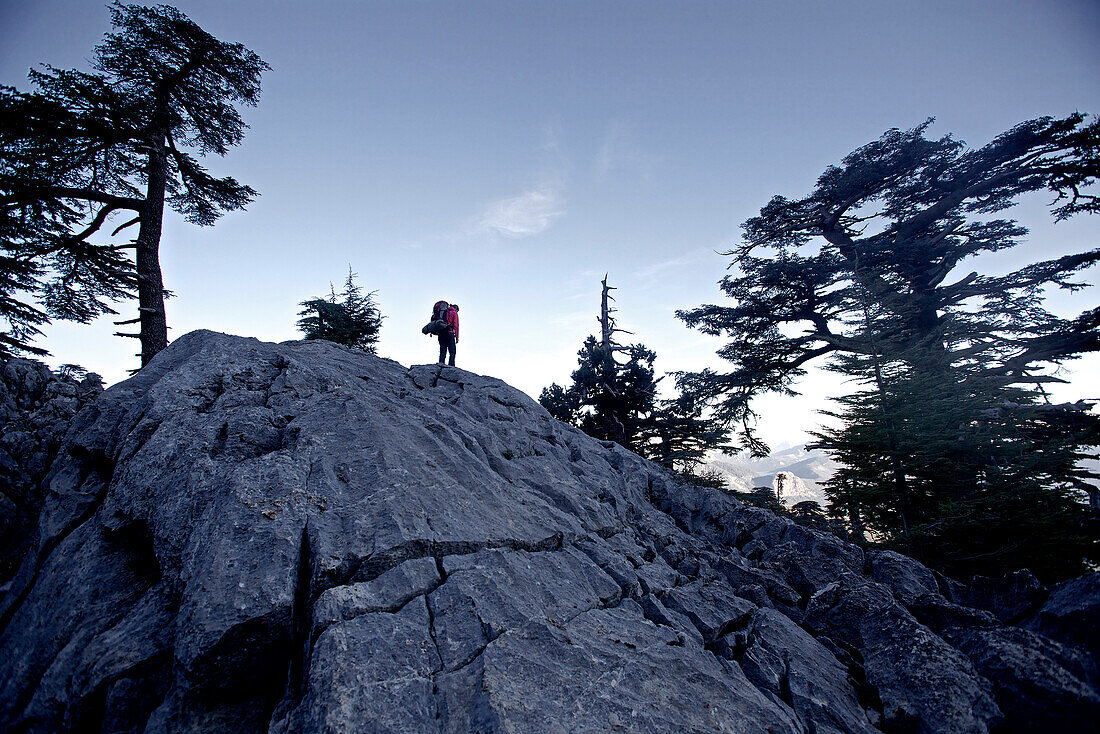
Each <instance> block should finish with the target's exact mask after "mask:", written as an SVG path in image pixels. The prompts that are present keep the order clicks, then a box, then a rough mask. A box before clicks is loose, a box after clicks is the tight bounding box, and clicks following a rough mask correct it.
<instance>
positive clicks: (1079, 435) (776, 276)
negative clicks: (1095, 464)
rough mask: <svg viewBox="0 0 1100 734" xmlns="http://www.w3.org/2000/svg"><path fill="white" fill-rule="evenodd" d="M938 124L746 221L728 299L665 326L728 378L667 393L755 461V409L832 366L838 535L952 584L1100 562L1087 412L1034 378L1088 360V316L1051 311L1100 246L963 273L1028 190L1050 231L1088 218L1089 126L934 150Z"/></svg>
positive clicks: (1098, 138) (993, 241)
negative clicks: (761, 399) (1044, 201)
mask: <svg viewBox="0 0 1100 734" xmlns="http://www.w3.org/2000/svg"><path fill="white" fill-rule="evenodd" d="M930 122H931V121H928V122H926V123H924V124H923V125H920V126H918V127H916V128H914V129H912V130H908V131H899V130H891V131H889V132H887V133H886V134H885V135H883V137H882V138H880V139H879V140H877V141H874V142H872V143H870V144H868V145H866V146H864V147H862V148H860V149H858V150H856V151H854V152H853V153H851V154H850V155H848V156H847V157H846V158H845V159H844V160H843V162H842V164H841V165H840V166H832V167H830V168H828V169H827V170H826V171H825V172H824V173H823V174H822V175H821V177H820V178H819V179H818V182H817V186H816V187H815V189H814V190H813V192H812V193H811V194H809V195H808V196H806V197H803V198H801V199H795V200H792V199H787V198H784V197H779V196H777V197H775V198H773V199H772V200H771V202H769V203H768V204H767V206H765V207H764V208H763V209H761V212H760V215H759V216H757V217H753V218H752V219H750V220H749V221H747V222H746V223H745V225H744V239H743V242H742V244H741V245H740V246H739V247H737V248H736V249H734V250H733V251H731V252H729V253H727V254H729V255H731V256H733V263H732V266H733V267H735V268H736V270H735V272H734V273H731V274H730V275H728V276H726V277H724V278H723V279H722V281H721V282H720V286H721V288H722V290H723V291H724V292H725V293H726V294H727V295H728V296H730V297H731V298H732V299H733V304H732V305H725V306H718V305H704V306H700V307H698V308H695V309H691V310H687V311H682V312H679V314H678V315H679V316H680V318H682V319H683V320H684V321H685V322H686V323H687V324H688V325H689V326H692V327H695V328H698V329H701V330H702V331H704V332H706V333H710V334H716V335H720V334H725V335H728V336H729V337H730V338H731V341H730V342H729V343H728V344H727V345H726V346H724V347H723V348H722V349H721V350H720V352H719V354H720V355H721V356H723V357H724V358H725V359H727V360H729V361H730V362H732V363H733V365H734V368H733V370H732V371H730V372H728V373H720V372H717V371H714V370H705V371H702V372H697V373H689V374H684V375H681V376H680V377H679V382H680V386H681V388H682V389H683V390H684V391H685V393H687V394H689V395H692V396H693V397H694V398H695V399H698V400H701V401H704V402H706V403H708V404H712V405H714V406H715V411H716V414H717V415H718V416H719V417H720V418H721V419H722V420H723V421H725V422H726V423H728V424H738V425H739V428H740V436H741V440H742V443H743V444H744V445H746V446H748V447H749V448H751V449H752V450H753V451H754V452H756V453H758V454H759V453H764V452H766V450H767V447H766V446H765V445H764V444H763V443H762V442H761V441H760V440H759V439H758V437H757V436H755V435H754V433H753V423H754V419H755V415H754V413H753V411H752V407H751V400H752V398H754V397H756V396H758V395H760V394H763V393H766V392H781V393H787V394H794V387H793V386H794V383H795V380H797V378H798V377H800V376H801V375H802V374H803V373H804V366H805V365H807V364H810V363H811V362H814V361H815V360H827V365H828V367H829V368H830V369H832V370H835V371H837V372H840V373H841V374H844V375H846V376H848V377H850V378H853V379H854V380H855V381H856V383H857V385H858V390H857V392H856V393H855V394H853V395H850V396H846V397H842V398H839V399H838V401H837V402H838V406H839V407H838V409H837V410H836V411H835V412H834V413H833V415H834V416H836V417H838V418H839V419H840V427H839V428H836V429H828V430H822V431H821V432H820V433H819V434H817V443H816V446H817V447H819V448H823V449H825V450H827V451H828V452H830V454H832V456H833V458H834V459H835V460H837V461H838V462H839V463H840V464H841V465H842V466H841V469H840V471H838V472H837V474H836V475H835V476H834V477H833V479H832V481H831V483H830V485H829V486H828V492H829V497H830V508H829V514H830V515H831V516H832V517H833V518H834V519H836V520H838V521H842V522H843V523H844V524H845V525H846V526H847V530H848V533H849V534H850V535H851V537H853V538H856V539H860V538H867V539H869V540H873V541H878V542H884V543H886V544H889V545H892V546H895V547H899V548H901V549H902V550H904V551H907V552H909V553H912V554H914V555H916V556H917V557H918V558H921V559H922V560H924V561H925V562H926V563H929V564H931V565H934V566H936V567H939V568H941V569H943V570H946V571H948V572H950V573H954V574H960V575H967V574H972V573H985V574H998V573H1003V572H1005V571H1007V570H1011V569H1014V568H1020V567H1023V566H1027V567H1029V568H1031V569H1032V570H1033V571H1035V572H1036V573H1038V574H1040V575H1041V576H1042V577H1045V578H1047V579H1051V580H1053V579H1058V578H1063V577H1066V576H1070V575H1073V574H1076V573H1079V572H1081V571H1082V570H1083V569H1084V568H1085V567H1086V565H1087V562H1088V559H1090V558H1092V559H1095V558H1096V553H1097V548H1096V539H1095V534H1094V532H1092V531H1090V530H1089V527H1090V526H1089V524H1088V523H1086V522H1085V519H1086V513H1087V508H1086V505H1085V503H1084V502H1083V500H1084V496H1085V492H1086V491H1094V490H1092V489H1091V487H1090V485H1089V484H1088V482H1089V480H1092V479H1095V478H1096V475H1094V474H1092V473H1090V472H1089V471H1087V470H1085V469H1083V468H1082V467H1081V466H1080V464H1079V462H1080V460H1081V459H1082V458H1085V457H1086V456H1089V455H1090V454H1091V449H1092V448H1093V447H1095V446H1096V445H1097V444H1100V419H1098V417H1097V416H1096V414H1095V413H1094V412H1092V410H1091V408H1092V406H1091V404H1089V403H1087V402H1084V401H1082V402H1079V403H1076V404H1069V405H1054V404H1051V403H1050V402H1049V400H1048V399H1047V395H1046V392H1045V391H1044V389H1043V386H1044V385H1045V384H1047V383H1049V382H1052V381H1057V379H1058V378H1057V377H1056V376H1055V375H1054V374H1053V373H1054V368H1056V367H1057V366H1058V365H1060V364H1062V363H1064V362H1066V361H1068V360H1072V359H1074V358H1076V357H1078V356H1080V355H1081V354H1083V353H1086V352H1090V351H1096V350H1097V349H1100V309H1093V310H1088V311H1085V312H1083V313H1081V314H1080V315H1079V316H1078V317H1076V318H1071V319H1066V318H1060V317H1058V316H1057V315H1055V314H1053V313H1051V312H1050V311H1049V310H1047V309H1046V308H1045V306H1044V304H1043V301H1044V295H1045V292H1046V291H1047V290H1049V289H1050V288H1061V289H1065V290H1070V291H1074V290H1078V289H1080V288H1082V287H1084V284H1083V283H1081V282H1079V281H1077V280H1075V279H1074V276H1075V275H1077V274H1078V273H1080V272H1081V271H1082V270H1084V269H1085V268H1087V267H1089V266H1091V265H1093V264H1095V263H1096V262H1097V261H1098V260H1100V250H1091V251H1086V252H1082V253H1075V254H1068V255H1065V256H1063V257H1059V258H1055V259H1052V260H1047V261H1042V262H1036V263H1032V264H1029V265H1027V266H1025V267H1023V268H1020V269H1019V270H1017V271H1015V272H1011V273H1009V274H1007V275H986V274H981V273H980V272H978V271H977V270H971V269H970V267H972V266H970V267H967V269H966V270H963V269H962V268H964V267H966V266H969V265H970V264H969V263H968V262H967V261H968V260H970V259H972V258H975V257H977V256H980V255H982V254H984V253H992V252H998V251H1002V250H1006V249H1009V248H1012V247H1015V246H1017V245H1019V244H1020V243H1021V242H1022V241H1023V238H1024V236H1025V235H1026V230H1025V229H1024V228H1023V227H1022V226H1020V225H1019V224H1018V223H1017V222H1015V221H1013V220H1011V219H1007V218H991V217H989V216H987V215H992V214H996V213H998V212H1001V211H1004V210H1006V209H1009V208H1011V207H1012V206H1013V205H1014V204H1015V203H1016V202H1017V200H1018V199H1019V198H1020V197H1021V196H1022V195H1025V194H1028V193H1032V192H1041V191H1050V192H1053V193H1054V195H1055V197H1056V199H1055V202H1054V204H1053V205H1052V206H1053V207H1054V208H1053V214H1054V216H1055V217H1056V218H1057V219H1064V218H1066V217H1069V216H1071V215H1074V214H1077V213H1080V212H1095V211H1097V209H1098V208H1100V200H1098V198H1097V197H1096V196H1095V195H1094V194H1093V193H1092V191H1093V189H1092V188H1090V187H1091V186H1092V185H1093V184H1094V183H1095V182H1096V179H1097V176H1098V175H1100V122H1097V121H1095V120H1094V121H1088V120H1087V119H1086V118H1085V117H1084V116H1083V115H1079V114H1075V115H1071V116H1069V117H1067V118H1064V119H1053V118H1040V119H1036V120H1031V121H1028V122H1024V123H1021V124H1019V125H1017V126H1016V127H1014V128H1012V129H1011V130H1009V131H1007V132H1005V133H1003V134H1002V135H1000V136H998V137H997V138H996V139H994V140H993V141H992V142H990V143H989V144H987V145H985V146H983V147H981V148H977V149H968V148H966V147H965V146H964V145H963V143H961V142H960V141H957V140H955V139H953V138H952V137H951V136H950V135H948V136H945V137H943V138H939V139H928V138H926V137H925V132H926V131H927V128H928V125H929V124H930ZM968 271H969V272H968Z"/></svg>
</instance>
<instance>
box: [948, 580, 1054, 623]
mask: <svg viewBox="0 0 1100 734" xmlns="http://www.w3.org/2000/svg"><path fill="white" fill-rule="evenodd" d="M1048 593H1049V592H1048V589H1047V588H1046V587H1045V586H1043V585H1042V584H1041V583H1039V579H1037V578H1035V575H1034V574H1033V573H1031V572H1030V571H1028V570H1026V569H1023V570H1020V571H1014V572H1012V573H1009V574H1005V575H1004V576H1002V577H1000V578H991V577H988V576H975V577H974V578H972V579H971V580H970V583H968V584H952V585H951V600H952V601H955V602H958V603H959V604H965V605H967V606H970V607H976V608H978V609H984V610H985V611H987V612H991V613H992V614H995V615H996V616H997V618H998V619H1000V620H1001V621H1002V622H1005V623H1009V624H1011V623H1014V622H1017V621H1019V620H1021V619H1023V618H1025V617H1027V616H1029V615H1031V614H1033V613H1034V612H1035V611H1036V610H1037V609H1038V608H1039V605H1041V604H1042V603H1043V602H1044V601H1045V600H1046V598H1047V594H1048Z"/></svg>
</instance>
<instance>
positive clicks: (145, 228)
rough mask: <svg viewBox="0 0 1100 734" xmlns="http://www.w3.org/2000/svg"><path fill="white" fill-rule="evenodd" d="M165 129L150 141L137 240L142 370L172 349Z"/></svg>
mask: <svg viewBox="0 0 1100 734" xmlns="http://www.w3.org/2000/svg"><path fill="white" fill-rule="evenodd" d="M166 141H167V134H166V133H165V131H164V130H163V129H162V130H160V131H158V132H157V134H156V136H155V137H154V139H153V140H151V141H150V149H149V164H148V167H147V169H146V173H147V175H148V179H149V180H148V186H147V188H146V194H145V206H144V207H143V208H142V211H141V226H140V228H139V229H138V236H137V253H136V264H137V279H138V316H139V318H140V319H141V336H140V339H141V366H142V367H144V366H145V365H147V364H149V361H150V360H152V359H153V357H155V356H156V354H157V352H159V351H161V350H162V349H164V348H165V347H167V346H168V323H167V320H166V319H165V316H164V279H163V277H162V276H161V271H160V234H161V227H162V224H163V221H164V191H165V186H166V181H167V175H168V161H167V158H166V152H165V144H166Z"/></svg>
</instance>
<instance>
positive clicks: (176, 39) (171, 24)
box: [0, 2, 269, 365]
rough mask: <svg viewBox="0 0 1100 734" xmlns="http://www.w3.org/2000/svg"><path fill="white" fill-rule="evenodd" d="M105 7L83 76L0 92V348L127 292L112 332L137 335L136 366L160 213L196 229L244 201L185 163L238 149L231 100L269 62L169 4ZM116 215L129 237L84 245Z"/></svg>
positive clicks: (94, 311)
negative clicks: (104, 22) (126, 312)
mask: <svg viewBox="0 0 1100 734" xmlns="http://www.w3.org/2000/svg"><path fill="white" fill-rule="evenodd" d="M109 8H110V12H111V18H112V23H113V26H114V29H115V30H114V32H112V33H109V34H107V35H106V37H105V38H104V41H103V43H101V44H100V45H99V46H97V47H96V49H95V55H94V60H93V68H94V71H95V73H85V72H81V71H76V70H62V69H56V68H54V67H51V66H45V67H44V69H43V70H41V71H38V70H32V71H31V73H30V80H31V83H32V84H33V85H34V86H35V87H36V88H37V89H36V91H34V92H31V93H20V92H17V91H16V90H14V89H11V88H8V87H5V88H3V89H2V90H0V121H2V122H3V124H2V125H0V130H2V132H0V143H2V145H0V148H2V150H3V152H2V153H0V234H2V235H3V238H4V239H3V247H4V254H3V259H2V260H0V316H3V317H4V318H5V319H7V321H8V322H9V324H10V328H9V330H8V333H7V334H6V335H4V336H3V337H2V341H0V346H6V347H7V348H8V349H9V350H10V349H17V350H28V347H29V346H30V345H29V340H30V339H31V338H33V336H34V334H35V333H37V328H38V327H39V326H40V325H41V324H43V323H44V322H45V320H46V319H47V317H48V316H53V317H56V318H62V319H72V320H76V321H83V322H86V321H89V320H90V319H92V318H94V317H95V316H97V315H99V314H102V313H114V311H113V309H112V308H111V307H110V306H109V305H108V304H109V302H110V301H116V300H119V299H121V298H125V297H130V296H132V294H133V293H134V291H136V292H137V297H138V317H137V318H135V319H132V320H127V321H122V322H119V323H120V324H128V323H139V324H140V327H139V332H138V333H136V334H120V336H130V337H135V338H138V339H140V341H141V363H142V365H145V364H146V363H148V362H149V360H150V359H152V358H153V355H155V354H156V353H157V352H159V351H160V350H161V349H163V348H164V347H165V346H166V345H167V343H168V332H167V322H166V319H165V313H164V298H165V294H166V292H167V291H166V290H165V289H164V285H163V279H162V276H161V268H160V256H159V251H160V239H161V224H162V220H163V215H164V207H165V205H167V206H168V207H169V208H171V209H172V210H174V211H176V212H178V213H179V214H181V215H183V217H184V218H185V219H187V221H189V222H192V223H193V224H198V225H200V226H209V225H211V224H213V223H214V222H215V221H216V220H217V219H218V218H219V217H220V216H221V214H222V213H223V212H225V211H230V210H233V209H240V208H242V207H243V206H245V205H246V204H247V203H248V202H249V201H251V200H252V199H253V198H254V197H255V196H256V192H255V191H254V190H252V189H251V188H249V187H248V186H244V185H241V184H239V183H238V182H237V181H236V180H234V179H233V178H231V177H225V178H216V177H214V176H212V175H210V174H209V173H208V172H207V171H206V170H205V169H204V168H203V166H202V165H200V163H199V162H198V160H197V158H198V157H202V156H205V155H207V154H210V153H216V154H217V155H220V156H224V155H225V154H226V153H227V151H228V149H229V148H230V147H232V146H234V145H237V144H238V143H240V141H241V139H242V137H243V134H244V131H245V129H247V125H245V123H244V121H243V120H242V119H241V116H240V114H239V113H238V111H237V108H236V107H235V105H238V104H242V105H255V104H256V102H257V100H258V98H259V93H260V74H261V73H262V72H263V71H264V70H265V69H267V68H269V67H268V66H267V64H265V63H264V62H263V61H262V60H261V59H260V57H259V56H257V55H256V54H255V53H253V52H252V51H249V50H248V49H246V48H245V47H244V46H242V45H241V44H239V43H226V42H223V41H219V40H218V39H216V38H214V37H213V36H212V35H210V34H209V33H207V32H206V31H204V30H203V29H202V28H200V27H199V26H198V25H196V24H195V23H194V22H192V21H191V20H190V19H188V18H187V17H186V16H185V15H183V14H182V13H180V12H179V11H178V10H176V9H175V8H171V7H168V6H166V5H158V6H155V7H144V6H140V5H125V4H122V3H119V2H115V3H112V4H111V5H110V6H109ZM118 212H129V215H130V216H131V218H130V219H129V220H128V221H125V222H124V223H123V224H122V225H120V226H118V227H117V228H115V229H114V232H113V235H117V234H118V233H119V232H120V231H122V230H123V229H125V228H127V227H130V226H133V225H135V224H136V225H138V232H137V237H136V239H135V240H134V241H133V243H131V244H130V245H122V246H118V245H107V244H101V243H100V244H97V243H95V242H93V241H92V238H93V237H94V236H97V235H98V233H99V232H100V230H101V229H102V228H103V227H104V225H106V224H107V222H108V221H109V220H111V219H113V217H114V216H115V215H116V213H118ZM113 235H112V236H113ZM127 249H133V250H134V251H135V253H134V258H135V259H134V261H133V262H131V261H130V259H129V257H127V256H126V255H125V252H124V251H125V250H127ZM20 291H24V292H27V293H29V294H31V295H32V296H37V298H38V301H39V305H32V304H31V303H27V302H24V301H23V300H21V298H20V297H19V295H18V293H19V292H20ZM30 351H37V352H39V353H40V352H41V350H30Z"/></svg>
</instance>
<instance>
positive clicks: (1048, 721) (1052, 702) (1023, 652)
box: [944, 627, 1100, 734]
mask: <svg viewBox="0 0 1100 734" xmlns="http://www.w3.org/2000/svg"><path fill="white" fill-rule="evenodd" d="M944 637H945V639H947V640H948V641H949V642H951V644H953V645H954V646H955V647H957V648H958V649H959V650H961V651H962V652H964V653H965V654H966V655H967V657H969V658H970V659H971V660H972V661H973V662H974V665H975V667H976V668H977V669H978V672H979V673H981V674H982V675H983V676H985V677H986V678H988V679H989V680H990V681H992V682H993V685H994V687H995V689H996V692H997V701H998V702H999V703H1000V705H1001V708H1002V709H1003V710H1004V713H1005V729H1006V731H1011V732H1020V734H1024V733H1025V732H1036V731H1043V730H1045V729H1046V728H1047V727H1058V726H1060V727H1068V729H1066V730H1067V731H1089V730H1094V729H1095V727H1096V725H1097V723H1100V692H1098V691H1097V690H1096V683H1097V678H1096V669H1095V666H1094V665H1093V663H1092V660H1091V659H1089V658H1088V656H1086V655H1084V654H1082V653H1079V652H1077V651H1075V650H1073V649H1071V648H1068V647H1065V646H1063V645H1061V644H1059V643H1057V642H1055V641H1053V640H1048V639H1045V638H1043V637H1041V636H1039V635H1036V634H1035V633H1033V632H1028V631H1027V630H1023V629H1019V628H1015V627H996V628H990V629H964V628H959V627H955V628H951V629H948V630H946V631H945V632H944Z"/></svg>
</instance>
